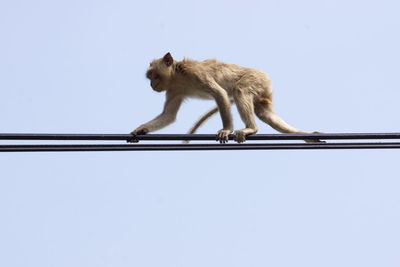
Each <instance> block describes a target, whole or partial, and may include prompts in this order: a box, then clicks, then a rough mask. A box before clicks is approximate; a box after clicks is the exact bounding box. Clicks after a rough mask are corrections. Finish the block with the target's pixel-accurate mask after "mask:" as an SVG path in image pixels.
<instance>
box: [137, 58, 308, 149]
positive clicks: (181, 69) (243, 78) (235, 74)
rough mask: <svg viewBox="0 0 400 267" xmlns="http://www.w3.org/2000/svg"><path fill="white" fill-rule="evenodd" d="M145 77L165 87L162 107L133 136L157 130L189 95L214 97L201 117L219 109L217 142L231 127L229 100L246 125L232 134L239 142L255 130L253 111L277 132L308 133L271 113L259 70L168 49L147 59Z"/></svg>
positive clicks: (268, 83) (267, 84)
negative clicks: (180, 57)
mask: <svg viewBox="0 0 400 267" xmlns="http://www.w3.org/2000/svg"><path fill="white" fill-rule="evenodd" d="M146 77H147V78H148V79H149V80H150V85H151V87H152V88H153V90H155V91H157V92H163V91H166V100H165V104H164V110H163V111H162V113H161V114H160V115H158V116H157V117H156V118H154V119H153V120H151V121H149V122H147V123H145V124H143V125H141V126H139V127H138V128H137V129H136V130H134V131H133V132H132V134H133V135H134V136H135V135H141V134H146V133H148V132H153V131H156V130H158V129H161V128H163V127H165V126H167V125H169V124H171V123H172V122H174V121H175V118H176V114H177V113H178V110H179V107H180V105H181V103H182V101H183V100H184V99H185V98H188V97H197V98H202V99H214V100H215V101H216V103H217V108H215V109H213V110H211V111H210V112H208V115H207V114H206V115H205V116H204V117H205V120H206V119H207V118H208V117H210V116H211V115H212V114H214V113H216V112H217V111H219V113H220V115H221V119H222V126H223V128H222V129H221V130H219V131H218V132H217V135H216V139H217V140H218V141H219V142H220V143H225V142H227V141H228V135H229V134H230V133H232V131H233V124H232V115H231V111H230V101H234V103H235V104H236V106H237V109H238V111H239V114H240V117H241V119H242V120H243V122H244V123H245V126H246V128H244V129H240V130H236V131H235V132H234V133H233V138H234V140H235V141H236V142H238V143H242V142H244V141H245V140H246V136H247V135H249V134H253V133H256V132H257V125H256V123H255V121H254V113H255V114H256V115H257V116H258V118H260V119H261V120H262V121H264V122H266V123H268V124H269V125H270V126H271V127H272V128H274V129H276V130H277V131H279V132H282V133H307V132H305V131H302V130H298V129H296V128H294V127H292V126H290V125H289V124H287V123H286V122H285V121H284V120H282V119H281V118H280V117H279V116H278V115H276V114H275V113H274V111H273V108H272V88H271V81H270V79H269V78H268V76H267V75H266V74H265V73H264V72H262V71H259V70H256V69H251V68H245V67H240V66H237V65H233V64H226V63H222V62H218V61H216V60H205V61H201V62H199V61H194V60H189V59H184V60H183V61H175V60H174V59H173V58H172V56H171V54H170V53H167V54H166V55H165V56H164V57H162V58H160V59H156V60H154V61H153V62H151V63H150V67H149V68H148V70H147V73H146ZM201 123H202V122H200V124H201ZM200 124H199V125H198V126H200ZM195 130H196V129H195ZM133 140H134V138H133Z"/></svg>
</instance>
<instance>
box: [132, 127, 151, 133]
mask: <svg viewBox="0 0 400 267" xmlns="http://www.w3.org/2000/svg"><path fill="white" fill-rule="evenodd" d="M148 132H149V129H148V128H147V127H146V126H140V127H138V128H137V129H136V130H134V131H133V132H131V134H133V135H142V134H147V133H148Z"/></svg>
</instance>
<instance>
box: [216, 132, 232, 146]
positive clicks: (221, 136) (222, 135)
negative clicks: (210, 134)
mask: <svg viewBox="0 0 400 267" xmlns="http://www.w3.org/2000/svg"><path fill="white" fill-rule="evenodd" d="M231 132H232V131H231V130H224V129H222V130H219V131H218V132H217V141H219V142H220V143H221V144H224V143H227V142H228V139H229V134H230V133H231Z"/></svg>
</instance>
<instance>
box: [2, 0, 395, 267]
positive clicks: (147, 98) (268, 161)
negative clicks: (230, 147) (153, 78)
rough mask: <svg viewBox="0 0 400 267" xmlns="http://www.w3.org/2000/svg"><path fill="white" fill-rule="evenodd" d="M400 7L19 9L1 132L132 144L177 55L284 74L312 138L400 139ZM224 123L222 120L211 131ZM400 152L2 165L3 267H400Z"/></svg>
mask: <svg viewBox="0 0 400 267" xmlns="http://www.w3.org/2000/svg"><path fill="white" fill-rule="evenodd" d="M399 8H400V2H399V1H388V0H380V1H370V0H363V1H353V0H350V1H349V0H346V1H344V0H343V1H342V0H340V1H308V0H306V1H233V0H229V1H208V0H203V1H196V2H194V1H119V0H116V1H77V0H69V1H63V0H61V1H40V0H39V1H26V0H25V1H20V0H13V1H5V0H3V1H1V2H0V34H1V42H0V92H1V98H0V99H1V105H0V122H1V123H0V132H20V133H30V132H36V133H41V132H42V133H129V132H130V131H132V130H133V129H134V128H136V127H137V126H139V125H140V124H141V123H143V122H145V121H148V120H149V119H152V118H153V117H154V116H156V115H157V114H158V113H159V112H160V111H161V108H162V104H163V101H164V96H163V94H159V93H156V92H153V91H152V90H151V88H150V86H149V82H148V81H147V80H146V79H145V76H144V74H145V71H146V68H147V67H148V64H149V62H150V61H151V60H152V59H154V58H158V57H161V56H163V55H164V54H165V53H166V52H171V53H172V55H173V56H174V57H175V58H176V59H177V60H181V59H182V58H183V57H184V56H186V57H189V58H193V59H198V60H203V59H208V58H218V59H219V60H221V61H225V62H228V63H235V64H239V65H243V66H247V67H254V68H258V69H261V70H263V71H265V72H267V73H268V74H269V76H270V77H271V79H272V83H273V87H274V101H275V109H276V111H277V113H278V114H279V115H281V116H282V117H283V118H284V119H285V120H286V121H287V122H289V123H290V124H292V125H293V126H295V127H298V128H301V129H305V130H319V131H324V132H396V131H397V132H398V131H400V117H399V112H400V107H399V104H398V103H399V99H400V93H399V89H400V81H399V69H400V63H399V62H400V52H399V47H400V35H399V32H400V31H399V30H400V16H399ZM212 106H214V103H213V102H212V101H201V100H189V101H187V102H186V103H185V104H184V106H183V107H182V109H181V111H180V113H179V114H178V120H177V122H176V123H175V124H173V125H171V126H169V127H167V128H165V129H163V130H161V131H159V133H185V132H186V131H187V130H188V129H189V128H190V126H191V125H192V124H193V122H194V121H195V120H196V119H197V118H198V117H199V116H200V114H202V113H204V112H205V111H206V110H208V109H209V108H210V107H212ZM233 114H234V122H235V127H236V128H241V127H243V124H242V122H241V121H240V119H239V116H238V114H237V111H236V108H233ZM257 124H258V126H259V133H274V130H272V129H271V128H270V127H269V126H267V125H265V124H263V123H262V122H260V121H259V120H257ZM220 128H221V121H220V119H219V117H218V116H217V117H215V118H213V119H212V120H211V121H210V122H208V123H207V124H206V125H205V126H204V127H203V128H201V130H200V132H201V133H215V132H216V131H217V130H219V129H220ZM3 143H9V142H3ZM399 156H400V151H398V150H354V151H346V150H342V151H229V152H219V151H211V152H86V153H2V154H0V216H1V217H0V218H1V220H0V266H7V267H17V266H21V267H26V266H30V267H36V266H37V267H46V266H51V267H54V266H57V267H64V266H66V267H67V266H68V267H69V266H74V267H81V266H82V267H87V266H141V267H159V266H163V267H175V266H194V267H197V266H198V267H204V266H207V267H221V266H230V267H236V266H238V267H239V266H260V267H261V266H278V267H279V266H307V267H312V266H318V267H319V266H341V267H345V266H352V267H353V266H363V267H368V266H383V267H386V266H400V254H399V251H400V228H399V225H400V193H399V192H400V174H399V169H398V167H399Z"/></svg>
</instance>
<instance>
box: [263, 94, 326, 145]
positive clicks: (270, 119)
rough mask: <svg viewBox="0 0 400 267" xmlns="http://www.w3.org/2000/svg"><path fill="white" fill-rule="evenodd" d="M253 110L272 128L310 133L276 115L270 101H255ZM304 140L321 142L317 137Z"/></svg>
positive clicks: (288, 131) (287, 131)
mask: <svg viewBox="0 0 400 267" xmlns="http://www.w3.org/2000/svg"><path fill="white" fill-rule="evenodd" d="M255 112H256V115H257V117H258V118H260V120H262V121H263V122H265V123H267V124H268V125H270V126H271V127H272V128H274V129H275V130H277V131H278V132H281V133H310V132H306V131H303V130H299V129H296V128H294V127H293V126H290V125H289V124H288V123H287V122H285V121H284V120H283V119H282V118H281V117H279V116H278V115H276V113H275V112H274V111H273V109H272V102H269V103H265V102H264V101H263V102H261V103H260V102H258V103H255ZM304 141H306V142H307V143H315V142H323V141H320V140H318V139H315V140H311V139H306V140H304Z"/></svg>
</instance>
